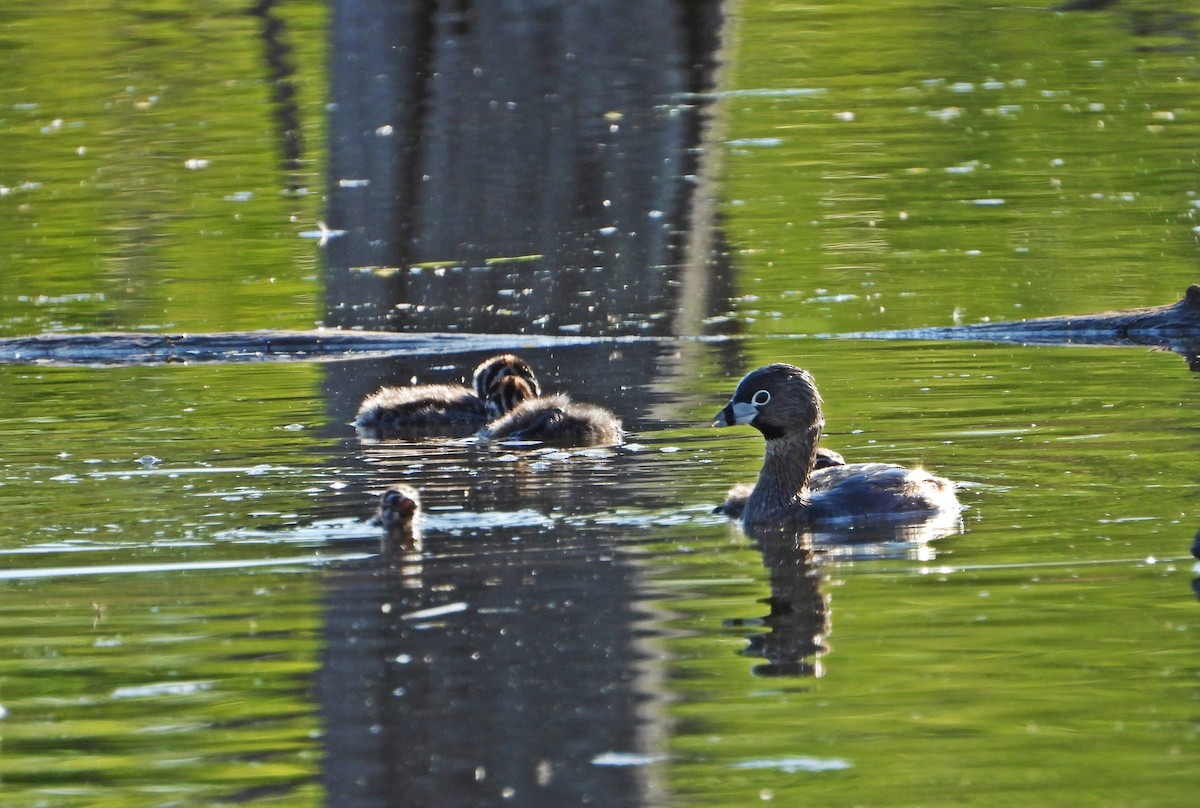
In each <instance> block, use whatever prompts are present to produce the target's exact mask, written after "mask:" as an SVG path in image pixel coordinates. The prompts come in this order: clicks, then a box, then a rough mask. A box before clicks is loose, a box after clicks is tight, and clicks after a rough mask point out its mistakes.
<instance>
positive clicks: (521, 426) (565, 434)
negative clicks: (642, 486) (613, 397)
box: [479, 376, 625, 446]
mask: <svg viewBox="0 0 1200 808" xmlns="http://www.w3.org/2000/svg"><path fill="white" fill-rule="evenodd" d="M524 384H525V383H524V380H522V379H518V378H516V377H513V376H509V377H507V378H504V379H501V380H500V381H499V382H498V383H497V384H496V386H495V387H494V388H493V389H492V391H491V392H490V393H489V395H488V400H489V402H491V401H492V399H493V398H496V399H498V401H497V404H499V405H504V406H509V405H510V404H514V405H513V406H511V407H510V409H509V411H508V412H506V414H505V415H502V416H500V417H499V418H497V419H496V420H494V421H492V422H491V423H489V424H488V425H487V426H485V427H484V428H483V429H481V430H479V437H480V438H482V439H483V440H532V441H542V442H544V443H556V444H560V445H570V446H613V445H616V444H619V443H621V442H622V441H623V440H624V436H625V433H624V430H622V428H621V421H620V419H619V418H617V416H615V415H613V414H612V413H611V412H609V411H608V410H606V409H604V408H603V407H596V406H594V405H592V404H579V403H577V402H574V401H572V400H571V399H570V398H569V397H568V396H566V395H564V394H559V395H553V396H540V397H529V396H528V394H527V392H528V391H522V390H521V388H522V386H523V385H524Z"/></svg>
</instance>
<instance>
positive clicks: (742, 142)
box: [725, 137, 783, 148]
mask: <svg viewBox="0 0 1200 808" xmlns="http://www.w3.org/2000/svg"><path fill="white" fill-rule="evenodd" d="M725 145H727V146H732V147H734V148H746V147H751V146H758V147H761V148H767V147H770V146H781V145H783V138H781V137H743V138H738V139H737V140H728V141H726V142H725Z"/></svg>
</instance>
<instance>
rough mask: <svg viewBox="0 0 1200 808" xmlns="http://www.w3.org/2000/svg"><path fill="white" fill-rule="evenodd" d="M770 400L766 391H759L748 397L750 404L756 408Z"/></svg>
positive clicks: (769, 394)
mask: <svg viewBox="0 0 1200 808" xmlns="http://www.w3.org/2000/svg"><path fill="white" fill-rule="evenodd" d="M770 400H771V393H770V392H769V391H767V390H759V391H758V392H757V393H755V394H754V395H753V396H751V397H750V403H751V404H753V405H754V406H756V407H761V406H763V405H764V404H766V403H767V402H768V401H770Z"/></svg>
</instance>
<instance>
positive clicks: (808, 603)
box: [742, 528, 831, 676]
mask: <svg viewBox="0 0 1200 808" xmlns="http://www.w3.org/2000/svg"><path fill="white" fill-rule="evenodd" d="M751 538H753V539H754V541H755V544H757V545H758V549H759V550H761V551H762V555H763V566H764V567H766V568H767V570H768V572H769V574H770V582H771V595H770V597H767V598H764V599H763V600H762V601H760V602H762V603H766V604H767V605H768V606H769V607H770V612H769V613H768V614H767V615H765V616H764V617H762V618H761V619H760V620H759V621H757V624H758V625H761V626H764V627H765V628H766V631H765V632H764V633H761V634H754V635H751V636H750V637H748V639H749V645H748V646H747V647H746V649H745V650H744V651H743V652H742V653H743V654H744V655H746V656H752V657H761V658H762V659H764V660H766V661H765V662H764V663H762V664H759V665H755V666H754V668H753V669H752V670H753V673H754V674H755V675H757V676H821V675H823V673H824V669H823V667H822V665H821V660H820V658H821V657H822V656H824V655H825V654H826V653H828V651H829V646H828V645H826V643H825V638H826V637H828V636H829V633H830V629H831V623H830V614H829V596H828V595H826V594H824V593H823V592H822V591H821V579H822V575H821V572H820V569H819V567H818V564H817V562H816V559H815V557H814V552H813V548H812V545H811V542H810V541H809V540H808V537H807V536H806V535H805V534H803V533H799V532H796V531H795V530H792V531H788V530H786V529H782V528H762V529H755V530H754V532H753V533H752V534H751Z"/></svg>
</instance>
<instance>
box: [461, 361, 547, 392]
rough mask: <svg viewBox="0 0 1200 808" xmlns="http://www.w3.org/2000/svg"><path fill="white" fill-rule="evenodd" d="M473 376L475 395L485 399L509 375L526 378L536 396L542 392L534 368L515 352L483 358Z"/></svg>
mask: <svg viewBox="0 0 1200 808" xmlns="http://www.w3.org/2000/svg"><path fill="white" fill-rule="evenodd" d="M473 376H474V387H475V395H476V396H477V397H478V398H479V399H480V400H483V401H486V400H487V398H488V394H489V393H490V391H491V390H492V388H493V387H495V386H496V384H498V383H499V382H501V381H503V380H504V379H506V378H509V377H515V378H519V379H524V380H525V381H526V382H527V383H528V385H529V387H530V389H532V391H533V395H534V397H536V396H540V395H541V394H542V391H541V388H539V387H538V381H537V377H536V376H534V374H533V368H532V367H531V366H530V364H529V363H528V362H526V361H525V360H524V359H522V358H521V357H519V356H516V355H515V354H510V353H507V354H498V355H496V356H493V357H491V358H490V359H485V360H483V362H481V363H480V364H479V367H477V368H475V373H474V374H473Z"/></svg>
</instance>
